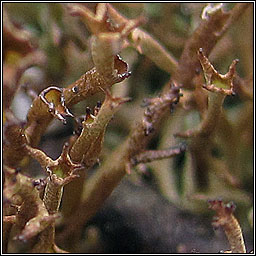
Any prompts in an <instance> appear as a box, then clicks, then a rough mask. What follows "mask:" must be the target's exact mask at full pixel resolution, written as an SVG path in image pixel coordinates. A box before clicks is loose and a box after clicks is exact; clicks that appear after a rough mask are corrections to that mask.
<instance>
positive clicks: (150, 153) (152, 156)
mask: <svg viewBox="0 0 256 256" xmlns="http://www.w3.org/2000/svg"><path fill="white" fill-rule="evenodd" d="M185 150H186V146H185V145H184V144H181V145H178V146H175V147H171V148H169V149H163V150H147V151H143V152H141V153H139V154H138V155H136V156H134V157H133V158H131V164H132V166H135V165H137V164H140V163H148V162H152V161H156V160H161V159H165V158H170V157H173V156H176V155H178V154H180V153H182V152H184V151H185Z"/></svg>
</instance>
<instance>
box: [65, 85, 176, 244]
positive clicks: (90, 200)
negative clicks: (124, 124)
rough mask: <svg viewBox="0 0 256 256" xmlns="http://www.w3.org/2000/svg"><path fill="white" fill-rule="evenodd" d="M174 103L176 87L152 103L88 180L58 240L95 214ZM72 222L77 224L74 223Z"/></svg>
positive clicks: (67, 235) (75, 229) (152, 100)
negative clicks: (77, 206) (124, 139)
mask: <svg viewBox="0 0 256 256" xmlns="http://www.w3.org/2000/svg"><path fill="white" fill-rule="evenodd" d="M168 86H169V85H168ZM177 99H179V89H178V88H177V87H171V88H169V90H166V92H165V93H164V94H163V95H162V96H159V97H157V98H154V99H151V101H150V105H149V106H148V109H147V111H145V114H144V116H143V118H142V120H141V121H140V122H139V123H137V124H136V126H135V128H134V129H133V130H132V131H131V134H130V135H129V136H128V138H127V139H126V141H125V142H124V143H123V144H122V145H120V146H119V147H118V148H117V149H116V150H115V151H114V152H113V153H112V154H111V155H110V156H109V157H108V158H107V160H106V161H105V162H104V163H103V165H102V166H101V167H100V168H99V170H98V171H97V172H96V173H95V175H93V176H92V177H91V178H90V179H88V180H87V182H86V185H85V189H84V193H83V195H84V197H83V202H82V204H81V205H80V206H79V209H78V211H77V212H76V213H75V214H74V215H73V216H71V217H70V221H69V222H68V224H69V225H67V229H66V230H64V232H63V236H62V238H61V239H65V237H69V235H70V234H71V233H74V232H75V231H76V232H77V229H78V227H79V226H81V225H82V224H84V223H85V222H87V221H88V219H89V218H90V217H91V216H92V215H93V214H95V212H96V211H97V210H98V209H99V207H100V206H101V205H102V204H103V202H104V201H105V199H106V198H107V197H108V196H109V195H110V194H111V192H112V191H113V189H114V188H115V187H116V186H117V185H118V183H119V182H120V181H121V179H122V178H123V177H124V176H125V174H126V168H127V166H128V167H129V165H131V164H130V161H131V158H132V157H134V156H135V155H137V154H138V153H139V152H140V151H141V150H143V149H144V148H145V147H146V145H147V143H148V142H149V140H150V138H151V136H152V132H153V130H154V128H155V127H157V125H158V124H159V122H160V121H161V117H163V115H164V113H165V111H166V110H167V109H169V107H170V105H171V104H173V103H177ZM149 110H150V111H149ZM149 127H150V129H149ZM149 135H151V136H149ZM74 218H75V219H76V222H74Z"/></svg>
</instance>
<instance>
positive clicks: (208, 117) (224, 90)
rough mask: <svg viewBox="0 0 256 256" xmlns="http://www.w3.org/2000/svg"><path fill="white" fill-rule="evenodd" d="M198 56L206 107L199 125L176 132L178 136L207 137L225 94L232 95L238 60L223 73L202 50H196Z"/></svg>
mask: <svg viewBox="0 0 256 256" xmlns="http://www.w3.org/2000/svg"><path fill="white" fill-rule="evenodd" d="M198 58H199V61H200V63H201V65H202V68H203V71H204V77H205V80H206V84H205V85H203V88H205V89H207V90H208V91H209V92H208V109H207V113H205V114H204V116H203V120H202V122H201V123H200V126H199V127H198V128H197V129H195V130H189V131H187V132H185V133H177V134H176V135H177V136H180V137H185V138H186V137H200V136H201V137H209V136H210V135H211V134H212V133H213V132H214V130H215V128H216V126H217V124H218V120H219V118H220V116H221V114H222V105H223V102H224V99H225V97H226V96H227V95H234V94H235V93H234V86H233V79H234V75H235V65H236V64H237V63H238V60H234V61H233V62H232V64H231V65H230V67H229V71H228V73H227V74H225V75H221V74H220V73H218V72H217V71H216V70H215V69H214V67H213V66H212V65H211V63H210V61H209V60H208V59H207V58H206V57H205V55H204V53H203V50H202V49H201V48H200V49H199V51H198Z"/></svg>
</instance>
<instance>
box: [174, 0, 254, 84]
mask: <svg viewBox="0 0 256 256" xmlns="http://www.w3.org/2000/svg"><path fill="white" fill-rule="evenodd" d="M249 5H250V3H237V4H236V5H235V7H234V8H233V9H232V10H230V11H229V12H224V11H223V10H222V8H217V9H215V11H214V12H212V13H211V14H209V15H208V17H207V18H206V19H204V20H202V22H201V23H200V25H199V27H198V28H197V29H196V30H195V31H194V32H193V34H192V36H191V37H190V39H189V40H188V41H187V42H186V44H185V47H184V50H183V52H182V55H181V57H180V59H179V66H178V69H177V73H176V74H175V78H174V81H176V82H177V84H178V85H181V86H183V87H184V88H187V89H194V87H195V85H194V84H193V83H191V81H193V77H194V76H195V73H196V72H195V71H196V70H198V69H200V63H199V61H198V58H197V51H198V49H199V48H203V49H204V52H205V55H206V56H208V55H209V54H210V52H211V50H212V49H213V47H214V46H215V45H216V43H217V42H218V40H219V39H220V38H221V37H222V36H223V35H224V33H225V32H226V31H227V30H228V29H229V28H230V27H231V25H232V24H233V23H234V22H235V21H237V20H238V19H239V17H240V16H241V15H242V14H243V13H244V11H245V10H246V9H247V8H248V6H249Z"/></svg>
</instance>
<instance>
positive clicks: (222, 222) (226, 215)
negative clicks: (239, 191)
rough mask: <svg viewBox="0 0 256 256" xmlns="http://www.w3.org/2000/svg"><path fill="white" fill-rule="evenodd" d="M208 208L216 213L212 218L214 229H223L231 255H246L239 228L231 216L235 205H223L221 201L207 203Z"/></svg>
mask: <svg viewBox="0 0 256 256" xmlns="http://www.w3.org/2000/svg"><path fill="white" fill-rule="evenodd" d="M209 204H210V208H211V209H212V210H214V211H216V212H217V216H216V217H215V218H214V221H213V226H214V227H223V229H224V231H225V234H226V236H227V238H228V241H229V244H230V247H231V252H232V253H246V248H245V245H244V239H243V234H242V230H241V227H240V225H239V223H238V221H237V219H236V218H235V216H234V215H233V212H234V210H235V205H234V204H233V203H229V204H224V203H223V202H222V200H211V201H209Z"/></svg>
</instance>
